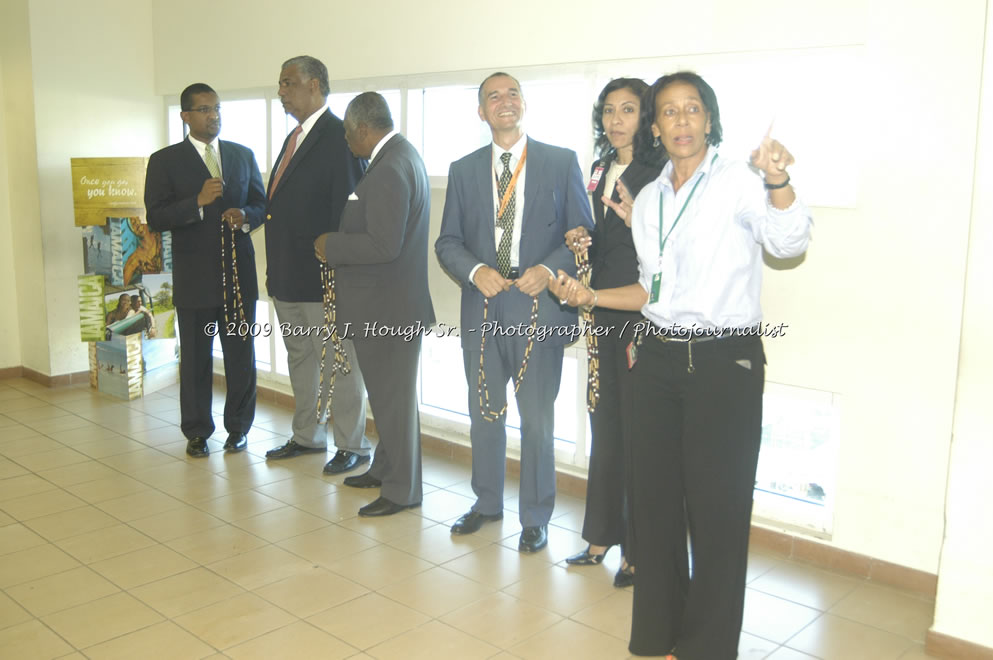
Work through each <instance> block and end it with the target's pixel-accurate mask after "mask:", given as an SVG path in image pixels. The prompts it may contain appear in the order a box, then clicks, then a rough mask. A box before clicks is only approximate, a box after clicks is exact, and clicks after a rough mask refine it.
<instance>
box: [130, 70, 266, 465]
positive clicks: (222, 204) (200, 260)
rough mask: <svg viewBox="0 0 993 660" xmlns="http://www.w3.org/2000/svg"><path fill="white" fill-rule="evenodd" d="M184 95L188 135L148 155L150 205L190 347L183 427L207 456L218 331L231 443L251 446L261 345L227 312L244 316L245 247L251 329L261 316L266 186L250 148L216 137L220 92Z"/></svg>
mask: <svg viewBox="0 0 993 660" xmlns="http://www.w3.org/2000/svg"><path fill="white" fill-rule="evenodd" d="M179 103H180V108H181V109H182V110H181V112H180V116H181V117H182V118H183V121H184V122H185V123H186V124H187V126H189V128H190V134H189V136H188V137H187V138H186V139H185V140H183V141H182V142H179V143H177V144H174V145H172V146H169V147H166V148H165V149H162V150H160V151H156V152H155V153H154V154H152V156H151V157H150V158H149V160H148V171H147V173H146V174H145V209H146V211H147V214H148V226H149V227H150V228H151V229H153V230H155V231H171V232H172V245H173V275H172V279H173V287H174V288H173V301H174V302H175V304H176V317H177V318H178V319H179V341H180V345H181V346H182V349H183V355H182V358H181V359H180V362H179V406H180V416H181V420H182V421H181V423H180V428H181V429H182V431H183V435H185V436H186V438H187V444H186V453H187V454H189V455H190V456H193V457H194V458H199V457H202V456H206V455H207V454H208V453H209V451H210V450H209V448H208V447H207V438H208V437H209V436H210V435H211V434H212V433H213V432H214V420H213V417H212V415H211V408H210V406H211V394H212V392H211V390H212V385H213V377H214V373H213V358H212V357H211V351H212V350H213V345H214V334H213V333H212V331H211V329H214V330H216V333H217V334H220V337H221V350H223V352H224V375H225V378H226V379H227V397H226V400H225V403H224V427H225V429H226V430H227V431H228V438H227V441H226V442H225V443H224V449H225V450H226V451H241V450H243V449H245V447H246V446H247V444H248V441H247V439H246V437H245V434H246V433H248V429H250V428H251V426H252V421H253V420H254V419H255V350H254V344H253V342H252V339H251V336H250V335H248V334H247V333H246V330H247V329H246V328H237V327H235V328H233V330H234V332H233V333H229V332H228V330H229V329H231V328H229V327H227V323H226V322H225V320H226V319H228V320H231V321H233V320H234V319H235V318H236V317H235V305H237V304H238V302H239V301H238V300H237V298H236V291H235V288H234V286H233V280H234V274H235V269H234V264H233V263H232V254H234V253H235V251H237V255H238V264H237V266H238V268H237V275H238V280H239V283H240V284H239V288H240V293H241V299H240V302H241V304H242V305H243V309H244V313H245V318H244V320H245V322H246V323H247V324H248V326H249V327H250V326H251V324H252V323H254V322H255V301H256V300H257V299H258V297H259V293H258V291H259V287H258V284H257V282H256V277H255V250H254V248H253V247H252V239H251V237H249V235H248V231H249V230H250V229H254V228H256V227H258V226H259V225H261V224H262V210H263V208H264V207H265V191H264V189H263V188H262V176H261V175H260V174H259V166H258V165H257V164H256V162H255V156H254V155H253V154H252V151H251V150H250V149H248V148H247V147H243V146H241V145H240V144H235V143H234V142H227V141H226V140H218V139H217V136H218V135H219V134H220V132H221V105H220V101H219V100H218V98H217V94H216V93H215V92H214V90H213V89H211V88H210V87H209V86H207V85H205V84H203V83H195V84H193V85H190V86H189V87H187V88H186V89H185V90H183V93H182V95H181V96H180V100H179ZM229 226H230V229H229ZM231 229H233V230H234V231H233V233H232V232H231ZM232 236H233V239H232ZM232 240H233V244H232ZM222 242H223V243H222ZM222 246H223V247H222ZM222 255H223V259H222ZM225 288H226V291H225V290H224V289H225ZM238 330H241V331H242V332H241V333H239V332H238Z"/></svg>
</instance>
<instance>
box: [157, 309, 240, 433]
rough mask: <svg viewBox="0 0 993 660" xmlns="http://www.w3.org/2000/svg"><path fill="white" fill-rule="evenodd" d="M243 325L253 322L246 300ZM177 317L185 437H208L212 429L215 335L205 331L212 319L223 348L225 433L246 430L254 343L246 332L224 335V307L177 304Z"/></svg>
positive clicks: (181, 411)
mask: <svg viewBox="0 0 993 660" xmlns="http://www.w3.org/2000/svg"><path fill="white" fill-rule="evenodd" d="M245 317H246V321H245V323H246V329H248V328H251V326H252V324H254V323H255V301H254V300H251V301H247V300H246V301H245ZM176 318H177V319H178V320H179V345H180V355H179V409H180V414H181V416H182V420H181V424H180V428H181V429H182V431H183V435H185V436H186V437H187V439H190V438H195V437H200V438H206V437H209V436H210V435H211V434H212V433H213V432H214V418H213V415H212V413H211V402H212V398H213V386H214V358H213V356H212V355H211V353H212V350H213V346H214V337H213V336H212V335H211V334H210V333H209V332H208V331H207V330H206V328H207V327H208V326H211V327H212V326H213V325H214V324H216V327H217V330H216V332H217V333H218V334H219V335H220V338H221V351H222V352H223V353H224V373H225V378H226V380H227V390H228V391H227V397H226V398H225V401H224V428H225V429H226V430H227V432H228V433H248V430H249V429H250V428H252V421H253V420H254V419H255V342H254V341H253V337H252V336H251V335H250V334H249V336H247V337H242V336H241V335H240V334H232V335H229V334H228V333H227V332H226V330H227V328H226V324H225V322H224V308H223V307H208V308H190V307H177V308H176Z"/></svg>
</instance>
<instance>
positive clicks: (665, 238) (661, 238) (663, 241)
mask: <svg viewBox="0 0 993 660" xmlns="http://www.w3.org/2000/svg"><path fill="white" fill-rule="evenodd" d="M715 160H717V154H714V157H713V158H712V159H711V160H710V165H711V167H713V165H714V161H715ZM701 181H703V173H702V172H701V173H700V177H699V178H698V179H697V180H696V183H694V184H693V189H692V190H690V194H689V196H688V197H687V198H686V201H685V202H683V208H681V209H679V215H677V216H676V221H675V222H674V223H672V226H671V227H669V231H667V232H666V233H665V235H663V234H662V208H663V203H664V200H665V195H663V194H662V193H661V192H660V193H659V266H660V267H661V265H662V253H663V252H664V251H665V244H666V242H668V240H669V234H671V233H672V230H673V229H675V228H676V225H678V224H679V220H680V219H681V218H682V217H683V211H685V210H686V207H687V206H689V205H690V200H691V199H693V193H695V192H696V189H697V186H699V185H700V182H701Z"/></svg>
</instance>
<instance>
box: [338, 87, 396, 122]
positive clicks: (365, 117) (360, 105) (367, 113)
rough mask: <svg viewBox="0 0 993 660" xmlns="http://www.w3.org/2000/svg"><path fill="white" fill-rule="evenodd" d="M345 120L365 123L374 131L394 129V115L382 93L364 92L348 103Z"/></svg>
mask: <svg viewBox="0 0 993 660" xmlns="http://www.w3.org/2000/svg"><path fill="white" fill-rule="evenodd" d="M345 121H347V122H349V123H351V124H353V125H356V126H357V125H358V124H365V125H366V126H368V127H369V128H371V129H372V130H374V131H392V130H393V116H392V115H391V114H390V106H389V104H388V103H387V102H386V99H385V98H383V95H382V94H377V93H376V92H362V93H361V94H359V95H358V96H356V97H355V98H354V99H352V102H351V103H349V104H348V109H346V110H345Z"/></svg>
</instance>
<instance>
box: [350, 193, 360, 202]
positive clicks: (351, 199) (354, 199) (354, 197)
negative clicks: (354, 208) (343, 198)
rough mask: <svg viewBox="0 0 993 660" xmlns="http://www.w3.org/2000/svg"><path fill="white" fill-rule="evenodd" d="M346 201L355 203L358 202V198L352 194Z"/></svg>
mask: <svg viewBox="0 0 993 660" xmlns="http://www.w3.org/2000/svg"><path fill="white" fill-rule="evenodd" d="M348 200H349V201H350V202H357V201H359V196H358V195H356V194H355V193H352V194H351V195H349V196H348Z"/></svg>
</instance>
